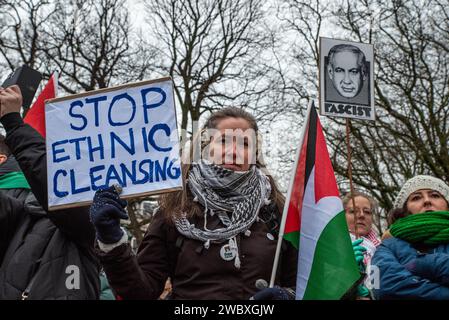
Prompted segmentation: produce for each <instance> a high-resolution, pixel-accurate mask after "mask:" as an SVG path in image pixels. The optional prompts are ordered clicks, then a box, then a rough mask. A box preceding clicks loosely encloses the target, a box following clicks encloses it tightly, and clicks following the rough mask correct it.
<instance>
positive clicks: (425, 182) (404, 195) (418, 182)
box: [394, 175, 449, 208]
mask: <svg viewBox="0 0 449 320" xmlns="http://www.w3.org/2000/svg"><path fill="white" fill-rule="evenodd" d="M421 189H431V190H435V191H438V192H439V193H441V195H442V196H443V197H444V198H445V199H446V201H447V202H449V186H448V185H447V184H446V183H444V181H443V180H441V179H438V178H435V177H432V176H423V175H421V176H415V177H413V178H411V179H409V180H407V182H405V184H404V186H403V187H402V189H401V191H399V194H398V195H397V197H396V200H395V201H394V207H395V208H402V207H403V206H404V204H405V202H406V201H407V199H408V197H409V196H410V195H411V194H412V193H413V192H415V191H417V190H421Z"/></svg>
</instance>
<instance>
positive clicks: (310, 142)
mask: <svg viewBox="0 0 449 320" xmlns="http://www.w3.org/2000/svg"><path fill="white" fill-rule="evenodd" d="M317 120H318V114H317V112H316V109H315V103H314V102H313V101H312V110H310V117H309V129H308V130H307V151H306V170H305V179H304V192H305V191H306V187H307V182H308V181H309V178H310V174H311V173H312V169H313V167H314V166H315V152H316V127H317V126H316V124H317Z"/></svg>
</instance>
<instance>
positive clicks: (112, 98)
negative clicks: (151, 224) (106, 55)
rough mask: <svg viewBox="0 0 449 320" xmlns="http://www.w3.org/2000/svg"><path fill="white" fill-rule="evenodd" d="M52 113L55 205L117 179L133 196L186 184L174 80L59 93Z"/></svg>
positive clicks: (51, 200) (79, 201) (49, 105)
mask: <svg viewBox="0 0 449 320" xmlns="http://www.w3.org/2000/svg"><path fill="white" fill-rule="evenodd" d="M45 118H46V128H47V129H46V130H47V132H46V134H47V135H46V143H47V172H48V207H49V209H50V210H56V209H58V208H61V207H76V206H81V205H86V204H89V203H90V202H91V201H92V198H93V196H94V193H95V191H96V190H98V189H100V188H104V187H107V186H110V185H113V184H118V185H120V186H121V187H122V188H123V192H122V197H123V198H125V199H126V198H132V197H137V196H143V195H150V194H157V193H162V192H169V191H174V190H179V189H181V188H182V177H181V162H180V155H179V136H178V130H177V122H176V113H175V107H174V100H173V85H172V81H171V79H170V78H163V79H159V80H153V81H143V82H139V83H133V84H126V85H122V86H118V87H113V88H107V89H101V90H97V91H90V92H86V93H82V94H76V95H72V96H67V97H62V98H57V99H52V100H49V101H47V102H46V106H45Z"/></svg>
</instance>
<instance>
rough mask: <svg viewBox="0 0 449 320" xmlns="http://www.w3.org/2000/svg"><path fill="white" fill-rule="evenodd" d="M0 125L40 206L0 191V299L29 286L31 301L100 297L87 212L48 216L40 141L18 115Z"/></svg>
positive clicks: (78, 210) (18, 296) (17, 296)
mask: <svg viewBox="0 0 449 320" xmlns="http://www.w3.org/2000/svg"><path fill="white" fill-rule="evenodd" d="M0 121H1V122H2V124H3V126H4V127H5V130H6V134H7V135H6V140H5V141H6V144H7V145H8V147H9V148H10V150H11V152H12V153H13V154H14V156H15V157H16V159H17V161H18V163H19V165H20V167H21V169H22V171H23V173H24V174H25V177H26V178H27V180H28V183H29V184H30V186H31V189H32V191H33V193H34V196H35V197H36V199H37V201H38V203H39V204H38V203H37V202H36V201H35V200H34V199H33V197H32V196H31V195H26V196H25V195H23V196H21V197H18V196H17V194H14V193H17V192H19V191H20V190H8V191H7V192H5V191H1V192H0V198H1V204H0V234H1V235H2V241H3V240H4V241H5V243H7V246H4V248H3V251H4V254H3V258H2V260H1V261H0V263H1V264H0V299H21V297H22V293H23V292H24V291H25V289H26V288H27V287H28V286H29V285H30V283H33V285H32V287H31V288H30V292H29V297H28V298H29V299H98V295H99V290H100V284H99V263H98V260H97V259H96V257H95V255H94V251H93V244H94V237H95V232H94V228H93V226H92V224H91V223H90V221H89V214H88V210H87V208H74V209H66V210H60V211H55V212H47V210H46V208H47V166H46V149H45V141H44V139H43V138H42V137H41V136H40V135H39V134H38V133H37V132H36V131H35V130H34V129H32V128H31V127H30V126H28V125H25V124H24V123H23V121H22V119H21V118H20V115H19V114H18V113H12V114H8V115H6V116H4V117H2V118H1V120H0ZM24 197H25V201H23V200H24ZM3 235H6V236H3ZM3 237H4V239H3ZM0 254H1V252H0ZM78 271H79V273H78ZM77 275H79V289H78V286H77V284H78V283H77V282H78V281H77ZM67 284H69V286H67Z"/></svg>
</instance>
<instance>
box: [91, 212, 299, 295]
mask: <svg viewBox="0 0 449 320" xmlns="http://www.w3.org/2000/svg"><path fill="white" fill-rule="evenodd" d="M267 210H273V207H272V206H266V207H264V208H263V209H262V210H261V214H263V213H266V211H267ZM259 216H260V215H259ZM203 222H204V220H203V218H202V217H201V218H197V221H194V223H195V225H201V226H202V225H203ZM217 224H218V218H216V219H211V218H209V219H208V224H207V226H208V228H209V229H215V228H216V227H217ZM269 229H270V225H269V224H267V223H265V222H263V221H260V222H255V223H254V224H253V225H252V226H251V228H250V230H251V235H250V236H249V237H247V236H245V235H239V236H237V241H238V248H239V254H240V259H241V267H240V269H237V268H236V267H235V266H234V260H232V261H225V260H223V259H222V258H221V257H220V249H221V248H222V246H223V244H224V243H214V242H212V243H211V244H210V248H209V249H205V248H204V243H203V242H201V241H197V240H192V239H188V238H186V237H184V236H182V235H181V234H180V233H179V232H178V231H177V229H176V227H175V226H174V225H173V224H172V223H171V222H168V221H167V219H166V217H165V215H164V214H163V212H161V211H159V212H158V213H157V214H156V215H155V217H154V219H153V222H152V223H151V225H150V227H149V228H148V230H147V232H146V235H145V237H144V239H143V241H142V243H141V245H140V247H139V249H138V253H137V257H136V256H134V255H133V254H132V251H131V248H130V247H129V245H128V244H123V245H121V246H119V247H117V248H114V249H113V250H112V251H110V252H109V253H102V252H100V251H99V256H100V258H101V261H102V264H103V267H104V269H105V271H106V274H107V276H108V279H109V283H110V284H111V286H112V287H113V288H114V290H115V292H116V293H117V294H118V295H119V296H120V297H122V298H123V299H157V298H158V297H159V295H160V294H161V293H162V291H163V289H164V285H165V281H166V279H167V277H170V278H171V281H172V287H173V291H172V294H171V298H172V299H207V300H215V299H239V300H246V299H249V298H250V297H251V296H252V295H253V294H254V293H256V292H257V291H258V289H257V288H256V286H255V283H256V281H257V280H258V279H264V280H265V281H267V282H269V281H270V276H271V270H272V267H273V261H274V255H275V251H276V245H277V241H276V239H274V240H271V239H272V238H271V236H267V234H268V233H270V234H275V232H274V231H273V230H269ZM276 231H277V230H276ZM269 237H270V238H271V239H270V238H269ZM226 243H227V242H226ZM284 245H285V246H284V249H283V250H282V254H281V263H280V266H279V273H278V279H277V284H279V285H281V286H285V287H290V288H294V287H295V285H296V268H297V255H298V251H297V250H296V249H294V248H293V246H291V245H290V244H287V243H286V242H285V243H284Z"/></svg>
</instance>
